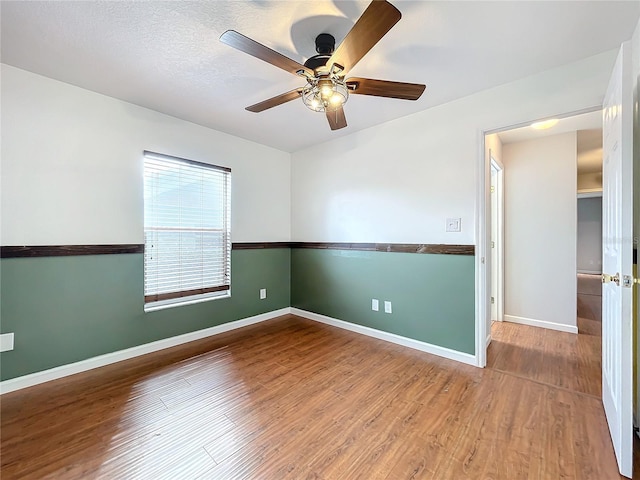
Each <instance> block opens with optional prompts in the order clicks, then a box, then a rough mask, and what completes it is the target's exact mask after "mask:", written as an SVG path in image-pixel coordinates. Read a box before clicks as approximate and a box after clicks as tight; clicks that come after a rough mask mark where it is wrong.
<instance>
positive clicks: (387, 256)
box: [291, 248, 475, 355]
mask: <svg viewBox="0 0 640 480" xmlns="http://www.w3.org/2000/svg"><path fill="white" fill-rule="evenodd" d="M474 272H475V259H474V257H473V256H464V255H435V254H434V255H431V254H413V253H386V252H363V251H354V250H325V249H306V248H294V249H292V251H291V304H292V306H293V307H297V308H301V309H303V310H307V311H310V312H315V313H319V314H322V315H327V316H329V317H333V318H337V319H339V320H345V321H348V322H352V323H356V324H359V325H364V326H367V327H371V328H375V329H378V330H383V331H386V332H390V333H395V334H397V335H402V336H404V337H409V338H413V339H416V340H421V341H424V342H428V343H431V344H434V345H439V346H442V347H447V348H450V349H453V350H458V351H460V352H465V353H469V354H472V355H473V354H474V353H475V305H474V302H475V273H474ZM372 298H377V299H378V300H380V311H378V312H374V311H372V310H371V299H372ZM384 300H389V301H391V302H392V306H393V313H391V314H386V313H384V307H383V301H384Z"/></svg>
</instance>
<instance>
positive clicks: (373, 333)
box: [291, 307, 477, 367]
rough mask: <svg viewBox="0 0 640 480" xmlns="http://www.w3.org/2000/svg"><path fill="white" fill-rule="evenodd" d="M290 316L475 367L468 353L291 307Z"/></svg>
mask: <svg viewBox="0 0 640 480" xmlns="http://www.w3.org/2000/svg"><path fill="white" fill-rule="evenodd" d="M291 314H293V315H297V316H299V317H303V318H307V319H309V320H314V321H316V322H320V323H324V324H327V325H331V326H332V327H338V328H342V329H344V330H349V331H351V332H355V333H359V334H361V335H366V336H368V337H373V338H377V339H378V340H384V341H386V342H391V343H395V344H397V345H401V346H403V347H409V348H413V349H415V350H420V351H422V352H426V353H431V354H432V355H437V356H439V357H444V358H447V359H449V360H455V361H457V362H461V363H466V364H467V365H473V366H474V367H475V366H477V362H476V357H475V355H470V354H468V353H463V352H458V351H457V350H451V349H449V348H446V347H440V346H438V345H433V344H431V343H427V342H422V341H420V340H414V339H413V338H408V337H403V336H401V335H396V334H395V333H389V332H383V331H382V330H377V329H375V328H370V327H365V326H362V325H358V324H355V323H350V322H346V321H344V320H338V319H337V318H332V317H327V316H326V315H320V314H318V313H314V312H309V311H307V310H301V309H299V308H295V307H291Z"/></svg>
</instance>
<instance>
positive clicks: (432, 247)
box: [291, 242, 475, 255]
mask: <svg viewBox="0 0 640 480" xmlns="http://www.w3.org/2000/svg"><path fill="white" fill-rule="evenodd" d="M291 248H315V249H330V250H363V251H368V252H394V253H430V254H440V255H475V246H474V245H448V244H437V243H340V242H291Z"/></svg>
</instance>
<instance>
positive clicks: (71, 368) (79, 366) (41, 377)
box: [0, 307, 291, 395]
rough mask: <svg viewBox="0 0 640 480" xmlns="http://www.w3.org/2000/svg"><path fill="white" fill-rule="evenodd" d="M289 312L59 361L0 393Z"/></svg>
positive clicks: (1, 384) (2, 386) (6, 383)
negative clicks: (55, 364)
mask: <svg viewBox="0 0 640 480" xmlns="http://www.w3.org/2000/svg"><path fill="white" fill-rule="evenodd" d="M289 313H291V308H289V307H285V308H281V309H279V310H273V311H271V312H267V313H261V314H260V315H255V316H253V317H247V318H243V319H240V320H235V321H232V322H227V323H223V324H222V325H216V326H215V327H209V328H205V329H203V330H196V331H195V332H189V333H184V334H182V335H177V336H175V337H169V338H163V339H162V340H156V341H155V342H151V343H145V344H143V345H138V346H136V347H131V348H126V349H124V350H118V351H116V352H111V353H105V354H104V355H99V356H97V357H92V358H88V359H86V360H80V361H79V362H74V363H69V364H67V365H61V366H59V367H54V368H50V369H48V370H43V371H40V372H35V373H30V374H28V375H23V376H21V377H16V378H11V379H9V380H5V381H3V382H0V395H4V394H5V393H9V392H13V391H16V390H21V389H23V388H27V387H32V386H34V385H38V384H40V383H44V382H49V381H51V380H57V379H59V378H62V377H67V376H69V375H75V374H76V373H81V372H86V371H87V370H92V369H94V368H99V367H104V366H105V365H110V364H112V363H116V362H121V361H123V360H129V359H131V358H134V357H139V356H141V355H146V354H147V353H153V352H157V351H159V350H164V349H165V348H170V347H175V346H177V345H182V344H183V343H188V342H193V341H194V340H200V339H203V338H206V337H211V336H214V335H219V334H221V333H225V332H228V331H231V330H236V329H238V328H242V327H247V326H249V325H253V324H256V323H260V322H264V321H266V320H270V319H272V318H276V317H280V316H282V315H287V314H289Z"/></svg>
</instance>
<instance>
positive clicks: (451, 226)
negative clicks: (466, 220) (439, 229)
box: [445, 218, 462, 232]
mask: <svg viewBox="0 0 640 480" xmlns="http://www.w3.org/2000/svg"><path fill="white" fill-rule="evenodd" d="M461 226H462V219H461V218H447V223H446V229H445V230H446V231H447V232H459V231H460V230H461Z"/></svg>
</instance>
